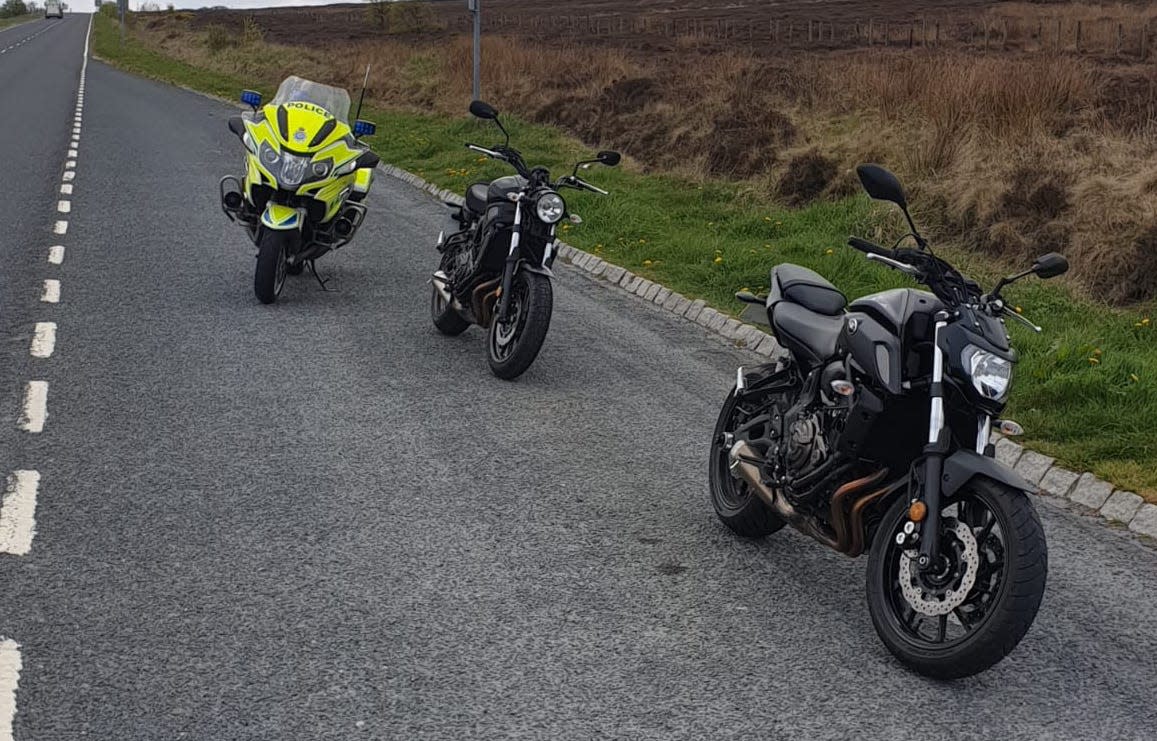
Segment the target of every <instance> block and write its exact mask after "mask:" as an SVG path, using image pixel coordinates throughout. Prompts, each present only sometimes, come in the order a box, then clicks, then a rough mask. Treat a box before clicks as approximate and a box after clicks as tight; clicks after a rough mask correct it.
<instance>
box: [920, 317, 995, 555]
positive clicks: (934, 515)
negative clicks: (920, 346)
mask: <svg viewBox="0 0 1157 741" xmlns="http://www.w3.org/2000/svg"><path fill="white" fill-rule="evenodd" d="M946 326H948V315H947V314H946V313H944V312H941V313H939V314H937V315H936V339H935V342H934V347H933V351H932V386H931V388H930V392H929V396H930V397H931V404H932V408H931V411H930V413H929V415H928V445H927V446H926V447H925V448H924V493H923V494H924V505H925V515H924V524H923V526H922V527H921V528H920V531H921V535H922V536H923V537H922V538H921V540H920V558H919V560H918V563H919V566H920V569H921V570H928V569H932V568H934V567H935V566H936V565H937V563H938V562H939V559H940V489H941V477H942V475H943V473H944V458H945V456H947V454H948V449H949V444H950V442H951V433H950V432H949V430H948V426H947V424H946V423H945V418H944V350H943V348H942V347H941V344H940V334H941V331H942V330H943V329H944V328H945V327H946ZM991 430H992V418H991V417H990V416H988V415H980V416H978V417H977V420H976V452H977V453H978V454H980V455H985V453H986V451H987V449H988V438H989V435H990V433H991ZM916 501H917V499H915V498H914V499H913V503H915V502H916Z"/></svg>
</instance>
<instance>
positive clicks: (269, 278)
mask: <svg viewBox="0 0 1157 741" xmlns="http://www.w3.org/2000/svg"><path fill="white" fill-rule="evenodd" d="M286 239H287V237H286V233H285V232H277V231H273V230H272V229H264V230H262V232H261V235H260V236H259V237H258V239H257V270H256V271H254V273H253V293H254V294H255V295H256V296H257V300H258V301H260V302H261V303H263V304H271V303H273V302H274V301H276V300H277V297H278V296H280V295H281V289H282V288H283V287H284V286H285V275H286V272H287V271H286V268H288V267H289V264H288V263H287V262H286V261H285V254H286V252H285V247H286V245H285V242H286Z"/></svg>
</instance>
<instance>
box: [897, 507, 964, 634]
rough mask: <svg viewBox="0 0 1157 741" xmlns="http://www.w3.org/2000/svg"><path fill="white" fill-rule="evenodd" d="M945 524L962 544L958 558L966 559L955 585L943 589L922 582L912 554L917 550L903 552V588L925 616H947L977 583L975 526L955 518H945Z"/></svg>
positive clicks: (914, 606) (901, 562)
mask: <svg viewBox="0 0 1157 741" xmlns="http://www.w3.org/2000/svg"><path fill="white" fill-rule="evenodd" d="M944 524H945V525H946V526H947V527H948V530H950V531H951V532H952V533H953V534H954V535H956V538H957V540H958V541H959V543H960V546H961V552H960V553H959V554H958V559H960V560H961V561H963V562H964V573H963V574H960V575H959V576H958V577H957V578H955V579H953V584H952V585H949V586H948V587H946V588H945V589H943V590H941V589H933V588H930V587H929V586H928V585H926V584H923V583H922V580H921V578H920V570H919V566H918V565H917V563H916V559H914V558H913V557H912V556H911V555H909V554H910V553H915V551H904V552H903V553H901V554H900V590H901V591H902V592H903V593H904V599H905V600H907V601H908V604H909V605H911V606H912V609H913V610H915V611H916V612H919V613H922V614H924V615H947V614H948V613H950V612H952V611H953V610H955V609H956V608H957V607H960V605H962V604H964V600H966V599H967V598H968V593H969V592H971V591H972V587H974V586H975V585H976V571H977V569H978V568H979V567H980V554H979V552H978V548H977V544H976V536H975V535H973V534H972V528H970V527H969V526H968V525H967V524H965V523H963V522H961V521H959V520H956V519H954V518H947V519H945V520H944ZM957 582H959V583H957Z"/></svg>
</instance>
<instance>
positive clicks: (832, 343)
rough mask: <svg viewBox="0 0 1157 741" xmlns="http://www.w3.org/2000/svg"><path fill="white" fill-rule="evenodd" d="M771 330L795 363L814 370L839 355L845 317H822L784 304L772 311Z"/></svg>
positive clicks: (787, 303)
mask: <svg viewBox="0 0 1157 741" xmlns="http://www.w3.org/2000/svg"><path fill="white" fill-rule="evenodd" d="M771 326H772V329H773V330H775V336H776V338H777V339H778V340H779V342H780V344H781V345H783V346H784V347H786V348H787V349H788V350H790V351H791V353H792V355H794V356H795V358H796V360H798V361H800V363H802V364H803V365H805V366H807V367H809V368H811V367H815V366H817V365H820V364H821V363H823V362H825V361H827V360H828V359H830V358H831V357H833V356H834V355H835V354H836V343H837V341H838V340H839V338H840V331H841V330H842V329H843V327H844V317H843V315H842V314H838V315H836V316H828V315H826V314H820V313H818V312H815V311H812V310H810V309H808V308H806V307H804V306H801V305H800V304H797V303H794V302H792V301H781V302H780V303H779V304H777V305H776V306H775V308H774V309H773V310H772V311H771Z"/></svg>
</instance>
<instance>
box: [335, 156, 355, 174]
mask: <svg viewBox="0 0 1157 741" xmlns="http://www.w3.org/2000/svg"><path fill="white" fill-rule="evenodd" d="M356 169H358V161H357V160H356V159H352V160H350V161H349V162H347V163H345V164H344V165H342V166H341V167H339V168H337V169H336V170H334V171H333V174H334V175H349V174H350V173H351V172H353V171H354V170H356Z"/></svg>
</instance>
